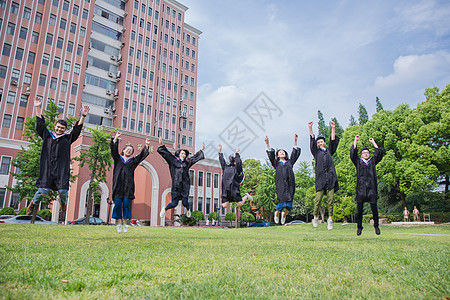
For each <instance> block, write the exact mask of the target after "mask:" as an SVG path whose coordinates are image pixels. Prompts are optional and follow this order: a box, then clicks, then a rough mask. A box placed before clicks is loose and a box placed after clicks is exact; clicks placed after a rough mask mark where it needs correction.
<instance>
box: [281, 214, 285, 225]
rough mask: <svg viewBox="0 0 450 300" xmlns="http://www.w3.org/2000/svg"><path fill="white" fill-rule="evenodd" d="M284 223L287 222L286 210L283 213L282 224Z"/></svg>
mask: <svg viewBox="0 0 450 300" xmlns="http://www.w3.org/2000/svg"><path fill="white" fill-rule="evenodd" d="M284 223H286V212H285V211H283V212H282V213H281V225H284Z"/></svg>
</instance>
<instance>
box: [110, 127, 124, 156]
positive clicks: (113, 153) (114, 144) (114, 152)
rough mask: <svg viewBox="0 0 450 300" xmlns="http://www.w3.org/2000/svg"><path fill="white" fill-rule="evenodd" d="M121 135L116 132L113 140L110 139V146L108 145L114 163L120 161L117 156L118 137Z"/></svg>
mask: <svg viewBox="0 0 450 300" xmlns="http://www.w3.org/2000/svg"><path fill="white" fill-rule="evenodd" d="M121 134H122V133H120V132H119V131H117V132H116V134H115V136H114V138H112V139H111V144H110V148H111V156H112V158H113V160H114V162H116V161H118V160H119V159H120V156H119V137H120V135H121Z"/></svg>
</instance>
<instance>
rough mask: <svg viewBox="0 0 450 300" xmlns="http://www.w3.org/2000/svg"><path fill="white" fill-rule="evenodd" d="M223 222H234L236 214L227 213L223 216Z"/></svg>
mask: <svg viewBox="0 0 450 300" xmlns="http://www.w3.org/2000/svg"><path fill="white" fill-rule="evenodd" d="M225 221H236V214H235V213H234V212H231V211H230V212H228V213H227V214H226V215H225Z"/></svg>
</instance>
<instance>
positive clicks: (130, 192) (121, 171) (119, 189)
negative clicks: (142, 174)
mask: <svg viewBox="0 0 450 300" xmlns="http://www.w3.org/2000/svg"><path fill="white" fill-rule="evenodd" d="M110 147H111V156H112V158H113V160H114V170H113V193H112V197H113V199H114V198H124V197H126V198H128V199H134V198H135V197H134V189H135V186H134V171H135V170H136V168H137V166H139V164H140V163H141V162H142V161H143V160H144V159H145V158H146V157H147V156H148V154H149V152H148V147H147V146H144V148H142V151H141V153H139V154H138V155H136V156H135V157H132V158H130V159H129V160H128V161H127V162H126V163H125V162H124V161H123V160H122V158H121V157H120V155H119V141H117V142H115V143H114V139H111V144H110Z"/></svg>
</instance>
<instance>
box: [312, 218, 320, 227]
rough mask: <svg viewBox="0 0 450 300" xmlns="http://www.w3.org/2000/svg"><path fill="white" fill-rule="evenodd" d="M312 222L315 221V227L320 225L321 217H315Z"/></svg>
mask: <svg viewBox="0 0 450 300" xmlns="http://www.w3.org/2000/svg"><path fill="white" fill-rule="evenodd" d="M312 223H313V227H317V226H319V219H318V218H314V219H313V220H312Z"/></svg>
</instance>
